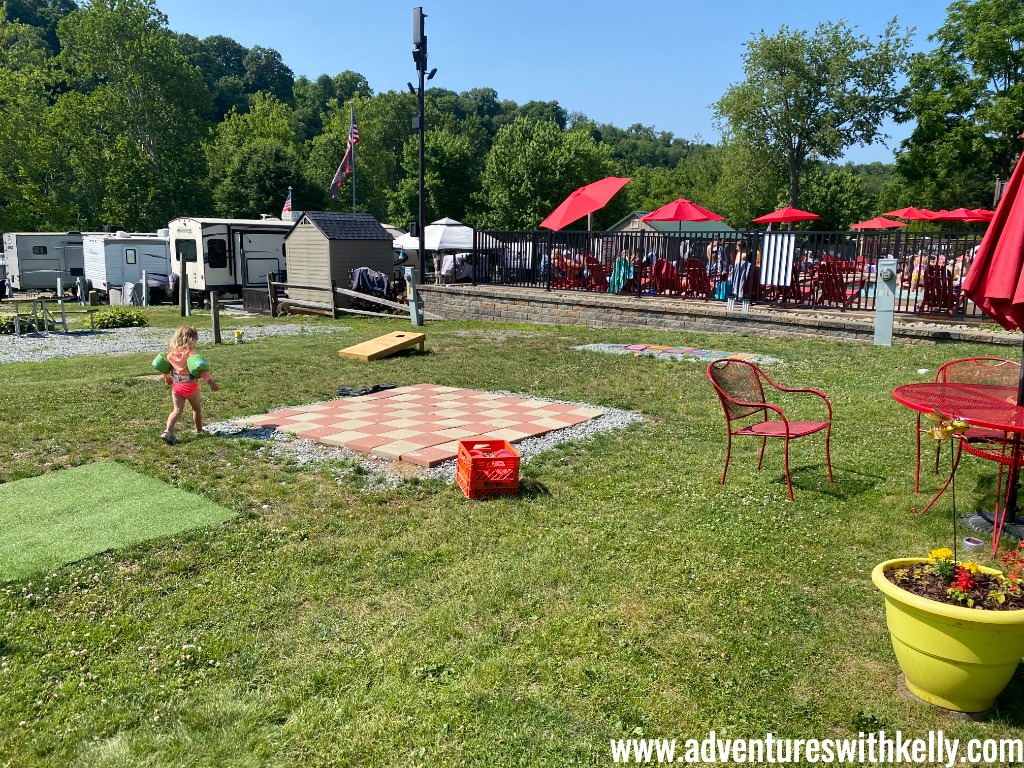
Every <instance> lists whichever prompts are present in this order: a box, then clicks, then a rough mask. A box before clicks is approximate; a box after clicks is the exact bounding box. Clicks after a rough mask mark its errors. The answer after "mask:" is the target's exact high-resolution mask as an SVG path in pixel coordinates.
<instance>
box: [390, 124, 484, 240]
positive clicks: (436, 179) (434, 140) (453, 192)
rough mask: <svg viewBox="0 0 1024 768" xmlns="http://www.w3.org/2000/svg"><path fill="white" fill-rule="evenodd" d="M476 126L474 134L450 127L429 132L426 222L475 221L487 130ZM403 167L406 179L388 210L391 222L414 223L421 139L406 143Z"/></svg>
mask: <svg viewBox="0 0 1024 768" xmlns="http://www.w3.org/2000/svg"><path fill="white" fill-rule="evenodd" d="M427 124H428V125H429V124H430V123H429V121H428V123H427ZM475 125H476V127H477V133H476V134H475V135H473V134H471V133H470V132H466V131H463V132H456V131H454V130H453V129H452V128H450V127H440V128H435V129H431V130H428V131H427V133H426V136H425V137H424V156H425V160H426V162H425V171H424V179H423V187H424V193H425V201H424V207H425V211H426V218H427V221H434V220H435V219H438V218H440V217H442V216H447V217H449V218H452V219H457V220H458V221H461V222H463V223H466V224H473V223H474V222H475V220H476V216H475V212H474V210H473V208H474V201H475V200H476V198H477V197H478V195H479V192H480V188H481V176H482V175H483V167H484V163H483V156H482V155H481V153H480V152H479V151H478V147H479V141H481V140H482V138H483V134H484V130H483V127H482V126H480V124H479V123H475ZM402 167H403V170H404V171H405V178H403V179H402V181H401V182H400V183H399V185H398V190H397V191H396V193H395V195H394V197H393V198H392V200H391V206H390V209H389V211H390V220H391V221H395V222H399V223H404V222H407V221H412V220H414V219H415V218H416V217H417V216H418V214H419V139H418V138H417V137H416V136H411V137H409V139H408V140H407V141H406V143H405V155H404V157H403V161H402Z"/></svg>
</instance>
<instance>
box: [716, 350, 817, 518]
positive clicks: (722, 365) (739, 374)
mask: <svg viewBox="0 0 1024 768" xmlns="http://www.w3.org/2000/svg"><path fill="white" fill-rule="evenodd" d="M707 373H708V379H709V380H710V381H711V385H712V386H713V387H714V388H715V394H717V395H718V399H719V401H720V402H721V403H722V409H723V410H724V411H725V427H726V433H727V435H728V444H727V447H726V452H725V469H723V470H722V484H723V485H725V476H726V473H727V472H728V471H729V458H730V456H731V455H732V438H733V435H735V436H737V437H743V436H749V437H759V438H761V453H760V455H759V456H758V459H757V469H758V471H760V470H761V464H762V462H763V461H764V449H765V446H766V445H767V444H768V438H769V437H781V438H782V439H783V445H784V451H783V452H784V457H785V459H784V460H785V468H786V486H787V487H788V489H789V500H790V501H792V500H793V482H792V480H790V477H789V441H790V440H795V439H796V438H798V437H805V436H806V435H813V434H814V433H815V432H820V431H822V430H825V462H826V464H827V466H828V480H829V482H830V483H831V482H833V479H832V455H831V452H830V447H829V446H830V443H831V440H832V404H831V403H830V402H829V400H828V398H827V397H825V395H824V393H822V392H819V391H818V390H816V389H792V388H790V387H782V386H779V385H778V384H776V383H775V382H774V381H772V380H771V379H770V378H768V376H767V375H765V373H764V371H762V370H761V369H760V368H758V367H757V366H756V365H754V364H753V363H748V362H746V361H745V360H715V361H714V362H712V363H711V364H710V365H709V366H708V371H707ZM762 382H764V383H767V384H768V385H769V386H771V387H773V388H774V389H776V390H778V391H779V392H803V393H807V394H812V395H816V396H818V397H820V398H821V399H822V400H823V401H824V403H825V407H826V408H827V409H828V419H827V420H826V421H790V420H789V419H787V418H786V416H785V414H783V412H782V409H781V408H779V407H778V406H777V405H773V404H772V403H769V402H768V401H767V400H766V399H765V396H764V386H763V383H762ZM769 411H771V412H772V413H774V414H776V416H778V419H777V420H776V419H769V417H768V413H769ZM750 416H760V421H755V422H753V423H748V424H746V425H745V426H742V427H734V426H733V422H735V421H741V420H745V419H747V418H748V417H750Z"/></svg>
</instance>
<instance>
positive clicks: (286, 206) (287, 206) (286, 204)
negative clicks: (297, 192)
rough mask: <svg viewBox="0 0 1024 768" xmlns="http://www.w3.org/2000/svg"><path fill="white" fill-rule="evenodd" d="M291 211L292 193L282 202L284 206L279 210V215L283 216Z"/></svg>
mask: <svg viewBox="0 0 1024 768" xmlns="http://www.w3.org/2000/svg"><path fill="white" fill-rule="evenodd" d="M291 209H292V193H291V192H289V193H288V199H287V200H285V201H284V206H283V207H282V208H281V214H282V215H284V214H286V213H288V212H289V211H290V210H291Z"/></svg>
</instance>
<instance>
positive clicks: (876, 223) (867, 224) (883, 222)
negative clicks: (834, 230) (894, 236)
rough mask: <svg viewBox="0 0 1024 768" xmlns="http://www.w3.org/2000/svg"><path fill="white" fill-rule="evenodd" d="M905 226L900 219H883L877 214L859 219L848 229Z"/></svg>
mask: <svg viewBox="0 0 1024 768" xmlns="http://www.w3.org/2000/svg"><path fill="white" fill-rule="evenodd" d="M905 226H907V225H906V224H904V223H903V222H902V221H893V220H892V219H883V218H882V217H881V216H877V217H875V218H873V219H868V220H867V221H861V222H859V223H857V224H851V225H850V229H894V228H896V227H905Z"/></svg>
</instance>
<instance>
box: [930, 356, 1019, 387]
mask: <svg viewBox="0 0 1024 768" xmlns="http://www.w3.org/2000/svg"><path fill="white" fill-rule="evenodd" d="M1019 379H1020V363H1018V362H1014V361H1013V360H1004V359H1003V358H1001V357H965V358H963V359H961V360H950V361H949V362H948V363H943V364H942V365H941V366H940V367H939V370H937V371H936V372H935V381H937V382H939V383H942V384H954V383H955V384H992V385H996V386H1003V387H1016V386H1017V382H1018V380H1019Z"/></svg>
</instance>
